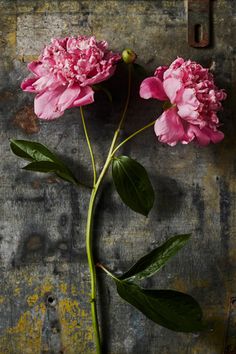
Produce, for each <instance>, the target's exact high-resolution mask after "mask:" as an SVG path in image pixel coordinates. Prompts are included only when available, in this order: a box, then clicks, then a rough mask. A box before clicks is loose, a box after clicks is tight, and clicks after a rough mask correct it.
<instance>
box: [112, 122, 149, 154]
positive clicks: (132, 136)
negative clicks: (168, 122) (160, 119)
mask: <svg viewBox="0 0 236 354" xmlns="http://www.w3.org/2000/svg"><path fill="white" fill-rule="evenodd" d="M155 122H156V119H155V120H154V121H152V122H151V123H149V124H147V125H145V126H144V127H142V128H141V129H139V130H137V131H136V132H134V133H133V134H131V135H130V136H128V138H126V139H125V140H123V141H122V142H121V143H120V144H119V145H118V146H116V148H115V149H114V150H113V152H112V156H114V154H115V153H116V151H117V150H119V149H120V148H121V146H123V145H124V144H126V143H127V142H128V141H129V140H130V139H132V138H134V137H135V136H136V135H138V134H140V133H141V132H143V131H144V130H146V129H148V128H150V127H151V126H153V125H154V124H155Z"/></svg>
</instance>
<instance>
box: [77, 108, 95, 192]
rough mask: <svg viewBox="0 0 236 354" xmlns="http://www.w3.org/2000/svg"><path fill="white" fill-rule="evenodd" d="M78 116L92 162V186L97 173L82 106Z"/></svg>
mask: <svg viewBox="0 0 236 354" xmlns="http://www.w3.org/2000/svg"><path fill="white" fill-rule="evenodd" d="M80 114H81V119H82V123H83V127H84V134H85V137H86V140H87V144H88V148H89V153H90V157H91V162H92V167H93V185H95V183H96V181H97V172H96V165H95V158H94V153H93V149H92V145H91V142H90V139H89V135H88V130H87V126H86V123H85V117H84V112H83V108H82V106H80Z"/></svg>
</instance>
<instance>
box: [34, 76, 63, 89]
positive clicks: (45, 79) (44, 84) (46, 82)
mask: <svg viewBox="0 0 236 354" xmlns="http://www.w3.org/2000/svg"><path fill="white" fill-rule="evenodd" d="M61 85H62V82H61V81H59V80H57V79H56V78H55V77H54V76H53V75H47V76H42V77H40V78H39V79H38V80H37V81H35V82H34V84H33V86H34V87H35V90H36V91H37V92H40V91H43V90H45V89H48V88H50V89H51V90H54V89H55V88H57V87H58V86H61Z"/></svg>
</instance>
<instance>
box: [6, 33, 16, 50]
mask: <svg viewBox="0 0 236 354" xmlns="http://www.w3.org/2000/svg"><path fill="white" fill-rule="evenodd" d="M7 42H8V44H9V45H10V46H11V47H15V45H16V32H10V33H8V34H7Z"/></svg>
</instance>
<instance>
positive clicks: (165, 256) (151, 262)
mask: <svg viewBox="0 0 236 354" xmlns="http://www.w3.org/2000/svg"><path fill="white" fill-rule="evenodd" d="M189 238H190V234H188V235H178V236H174V237H172V238H170V239H169V240H168V241H166V242H165V243H164V244H163V245H161V246H159V247H157V248H155V249H154V250H153V251H151V252H150V253H148V254H147V255H145V256H144V257H142V258H140V260H139V261H138V262H137V263H135V264H134V265H133V266H132V267H131V268H130V269H129V270H128V271H127V272H126V273H124V274H123V275H122V276H121V277H120V279H126V280H127V279H129V280H132V281H134V280H141V279H144V278H147V277H150V276H152V275H153V274H155V273H156V272H158V271H159V270H160V269H161V268H162V267H163V266H164V265H165V264H166V262H168V260H169V259H170V258H172V257H173V256H174V255H175V254H176V253H177V252H178V251H179V250H180V249H181V248H182V247H183V246H184V245H185V244H186V242H187V241H188V240H189Z"/></svg>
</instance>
